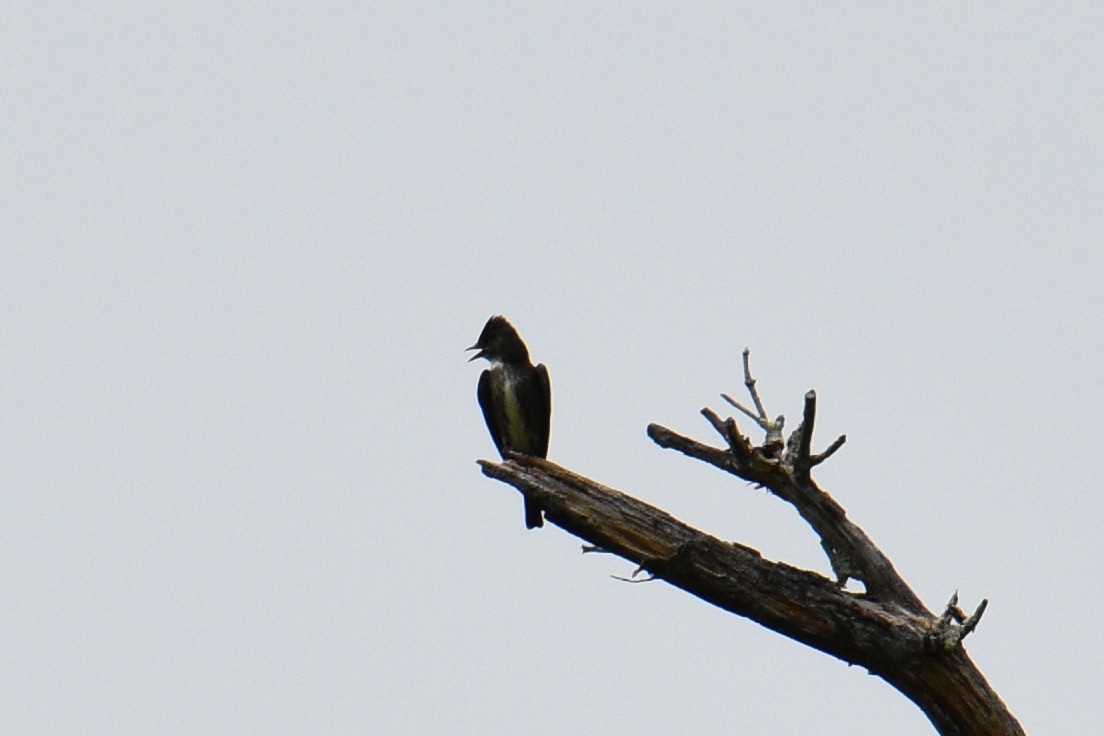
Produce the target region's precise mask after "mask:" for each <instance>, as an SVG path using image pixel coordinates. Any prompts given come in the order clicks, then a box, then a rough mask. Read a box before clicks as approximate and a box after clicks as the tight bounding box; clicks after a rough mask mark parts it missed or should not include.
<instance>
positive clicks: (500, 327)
mask: <svg viewBox="0 0 1104 736" xmlns="http://www.w3.org/2000/svg"><path fill="white" fill-rule="evenodd" d="M468 350H478V351H479V352H478V353H476V354H475V355H473V356H472V357H471V358H470V359H469V361H468V362H471V361H472V360H475V359H476V358H486V359H487V360H489V361H490V363H491V367H490V368H488V369H487V370H485V371H483V375H481V376H480V377H479V392H478V396H479V407H480V408H481V409H482V410H483V418H484V419H486V420H487V429H489V430H490V431H491V439H492V440H494V443H495V447H497V448H498V452H499V454H500V455H502V456H503V457H505V452H504V451H505V450H513V451H514V452H520V453H522V454H523V455H533V456H535V457H547V456H548V431H549V426H550V425H551V423H552V385H551V384H550V383H549V382H548V369H547V368H545V367H544V365H543V364H542V365H536V366H535V365H533V364H532V363H530V362H529V349H528V348H527V347H525V343H524V342H522V340H521V336H520V335H518V333H517V330H515V329H514V326H513V325H512V324H510V323H509V322H508V321H507V320H506V318H505V317H502V316H500V315H495V316H494V317H491V318H490V319H489V320H487V324H486V325H484V327H483V332H482V333H480V335H479V339H478V340H477V341H476V342H475V344H474V345H472V346H471V347H470V348H468ZM525 526H526V527H527V528H529V529H534V528H536V527H539V526H544V519H543V518H542V517H541V510H540V507H539V506H537V504H536V502H535V501H534V500H533V499H531V498H529V497H528V496H526V497H525Z"/></svg>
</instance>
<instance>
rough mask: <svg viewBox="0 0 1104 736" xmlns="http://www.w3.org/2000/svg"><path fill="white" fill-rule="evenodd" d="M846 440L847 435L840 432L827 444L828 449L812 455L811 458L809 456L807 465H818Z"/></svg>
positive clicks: (834, 452)
mask: <svg viewBox="0 0 1104 736" xmlns="http://www.w3.org/2000/svg"><path fill="white" fill-rule="evenodd" d="M846 441H847V435H845V434H841V435H840V436H839V437H837V438H836V439H835V441H834V442H833V443H832V444H830V445H828V449H826V450H825V451H824V452H820V453H817V454H816V455H813V456H812V457H811V458H809V466H810V467H815V466H817V465H820V464H821V463H822V462H824V461H825V460H827V459H828V458H830V457H832V455H834V454H836V450H838V449H840V448H841V447H843V443H844V442H846Z"/></svg>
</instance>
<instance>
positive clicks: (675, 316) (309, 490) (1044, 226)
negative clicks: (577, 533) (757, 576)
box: [0, 3, 1104, 736]
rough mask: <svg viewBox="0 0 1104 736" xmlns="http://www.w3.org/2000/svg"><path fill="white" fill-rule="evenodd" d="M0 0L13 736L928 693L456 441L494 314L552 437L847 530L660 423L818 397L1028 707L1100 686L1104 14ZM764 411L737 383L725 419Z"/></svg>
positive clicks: (889, 537) (926, 579) (877, 527)
mask: <svg viewBox="0 0 1104 736" xmlns="http://www.w3.org/2000/svg"><path fill="white" fill-rule="evenodd" d="M1075 6H1076V4H1068V5H1066V6H1063V7H1057V6H1053V5H1051V6H1046V7H1042V6H1039V7H1038V8H1036V9H1025V8H1023V7H1011V6H1009V5H1007V4H1004V3H1000V4H992V5H991V6H989V7H975V8H974V9H965V10H964V9H963V8H962V7H961V5H960V4H957V3H950V4H946V5H943V6H936V5H931V4H925V5H924V8H923V9H922V10H921V9H914V10H901V9H887V8H886V7H884V6H882V5H878V4H871V5H867V6H862V5H847V6H838V5H835V6H832V7H827V6H825V7H821V6H819V5H801V6H797V5H789V6H783V7H781V8H779V7H776V6H774V5H772V4H768V5H756V6H753V7H749V8H744V9H733V7H732V5H731V4H729V3H718V4H715V5H711V6H709V5H701V6H697V7H696V8H695V9H685V8H679V7H675V6H673V5H664V6H657V5H652V4H642V3H608V4H590V3H587V4H577V5H569V6H564V5H561V4H549V5H524V6H514V5H469V6H467V7H466V8H464V9H460V8H457V7H455V6H454V5H452V4H440V5H436V6H427V7H422V8H413V7H411V6H408V5H406V4H393V5H391V6H389V7H388V6H379V5H372V4H365V3H348V4H343V5H335V4H320V3H309V4H281V5H280V6H279V7H278V8H275V7H273V6H271V5H270V4H264V3H253V4H245V5H242V4H240V3H239V4H232V5H227V4H225V3H189V4H186V5H183V6H174V5H170V4H154V5H152V6H147V5H133V4H111V3H101V4H93V5H85V6H83V7H80V8H72V7H67V8H65V9H59V8H51V7H46V6H45V5H42V4H23V3H21V4H18V5H16V6H9V7H7V8H6V9H5V10H3V11H2V12H0V29H2V30H0V35H2V36H3V38H2V43H0V60H2V63H0V75H2V80H3V89H4V92H5V95H4V99H5V104H4V110H3V113H2V114H0V152H2V157H3V158H2V161H3V166H4V170H5V172H6V176H5V177H4V178H3V183H2V184H0V186H2V187H3V196H2V197H0V208H2V209H3V214H2V218H0V219H2V222H3V225H2V233H3V240H4V258H3V264H2V268H0V309H2V314H3V319H2V322H0V409H2V410H0V489H2V493H0V585H2V587H3V594H2V595H0V622H2V628H3V632H4V635H3V636H2V637H0V681H2V682H4V687H3V688H2V689H0V731H3V732H4V733H13V734H15V733H18V734H58V733H93V734H100V733H103V734H130V733H133V734H153V733H156V734H196V733H203V734H307V733H310V734H367V733H389V734H487V733H526V734H563V733H579V734H586V733H601V732H607V733H632V734H634V735H635V736H647V735H648V734H666V733H672V732H680V733H691V732H694V733H757V734H793V733H845V732H846V733H850V734H857V735H859V736H862V735H865V734H878V735H879V736H881V735H882V734H885V733H891V732H892V733H900V734H927V733H931V729H930V726H929V725H928V723H927V720H926V719H925V718H924V717H923V716H922V714H921V713H920V712H919V711H918V710H917V709H916V708H915V707H914V706H913V705H912V704H911V703H909V702H907V701H906V700H905V699H904V698H903V697H902V696H901V695H899V694H898V693H896V692H895V691H894V690H892V689H891V688H890V687H889V686H888V685H886V684H884V683H883V682H881V681H880V680H878V679H876V678H873V677H871V676H869V675H868V674H867V673H866V672H865V671H863V670H862V669H861V668H858V667H854V668H848V667H847V666H845V665H844V664H842V663H840V662H838V661H836V660H833V659H831V658H829V657H827V656H825V655H822V654H819V653H817V652H814V651H812V650H809V649H806V648H803V647H801V646H799V645H798V644H796V643H793V642H791V641H789V640H786V639H784V638H782V637H780V636H778V635H776V634H773V633H770V632H768V631H766V630H764V629H761V628H759V627H758V626H756V625H755V624H752V623H750V622H748V621H746V620H744V619H740V618H737V617H734V616H731V615H729V614H726V613H724V612H722V611H719V610H717V609H713V608H711V607H709V606H707V605H706V604H704V603H701V602H699V601H697V600H696V599H693V598H691V597H689V596H688V595H686V594H684V593H682V592H680V591H677V590H674V589H672V588H670V587H667V586H665V585H664V584H662V583H652V584H647V585H626V584H624V583H620V582H618V581H616V580H613V579H611V578H610V575H611V574H616V575H625V574H627V573H629V572H631V570H632V566H631V565H629V564H628V563H625V562H623V561H620V560H618V559H614V558H610V557H604V556H596V555H588V556H585V557H584V556H581V555H580V553H579V540H577V539H575V538H572V537H569V536H567V535H566V534H564V533H563V532H561V531H560V530H558V529H557V528H555V527H552V526H546V527H545V528H544V529H543V530H541V531H540V532H530V533H527V532H526V531H525V529H524V527H523V524H522V507H521V501H520V499H519V497H518V496H517V494H516V493H515V492H514V491H513V490H512V489H510V488H509V487H507V486H503V485H500V484H498V483H495V482H492V481H490V480H487V479H485V478H484V477H483V476H482V475H481V474H480V473H479V470H478V468H477V466H476V465H475V462H474V461H475V460H476V459H477V458H479V457H492V456H493V455H494V449H493V446H492V444H491V442H490V439H489V438H488V436H487V433H486V431H485V429H484V427H483V422H482V418H481V416H480V414H479V410H478V408H477V406H476V403H475V384H476V380H477V376H478V372H479V368H477V367H476V366H475V365H474V364H472V365H467V364H465V362H464V361H465V359H466V357H467V355H466V354H465V353H464V352H463V348H464V347H466V346H468V345H470V344H471V343H472V342H474V340H475V338H476V336H477V335H478V333H479V330H480V328H481V327H482V325H483V322H484V321H485V320H486V318H487V317H488V316H489V315H490V314H492V313H495V312H501V313H504V314H506V315H508V316H509V317H510V318H511V319H512V320H513V321H514V323H515V324H516V325H517V326H518V327H519V329H520V330H521V333H522V335H523V336H524V337H525V338H526V340H527V341H528V342H529V345H530V347H531V350H532V353H533V356H534V358H536V359H537V360H540V361H544V362H546V363H547V364H548V366H549V368H550V371H551V376H552V384H553V395H554V406H555V410H554V411H555V413H554V423H553V432H552V447H551V453H550V457H551V458H552V459H554V460H556V461H558V462H561V463H563V464H565V465H567V466H568V467H571V468H573V469H575V470H577V471H579V472H582V473H585V474H588V475H590V476H592V477H594V478H596V479H599V480H601V481H603V482H605V483H608V484H610V485H613V486H615V487H618V488H621V489H623V490H626V491H628V492H630V493H633V494H634V495H637V496H639V497H641V498H643V499H646V500H648V501H650V502H653V503H656V504H658V505H660V506H662V507H663V508H665V509H667V510H669V511H670V512H672V513H674V514H675V515H676V516H679V517H680V518H683V519H684V520H686V521H688V522H690V523H693V524H695V525H698V526H700V527H701V528H703V529H705V530H707V531H709V532H711V533H713V534H716V535H718V536H720V537H723V538H727V539H734V540H739V541H741V542H743V543H746V544H750V545H752V546H755V547H757V548H758V549H760V550H761V551H762V552H763V553H764V554H765V555H766V556H768V557H771V558H773V559H783V560H786V561H788V562H790V563H793V564H797V565H801V566H805V567H808V568H811V569H814V570H818V571H821V572H827V564H826V562H825V560H824V559H823V556H822V554H820V551H819V548H818V545H817V541H816V539H815V537H814V536H813V535H812V533H811V532H810V531H809V530H807V529H806V528H805V527H804V526H803V525H802V524H801V523H800V521H799V520H797V518H796V515H795V514H794V513H793V511H792V509H790V508H788V507H786V506H784V505H783V504H782V503H781V502H778V501H776V500H774V499H771V498H770V497H768V496H767V495H766V494H765V493H764V492H762V491H758V490H753V489H751V488H748V487H747V486H745V485H744V484H742V483H740V482H737V481H735V479H732V478H729V477H725V476H722V475H721V474H720V473H718V472H716V471H712V470H710V469H708V468H706V467H704V466H701V465H698V464H695V463H694V462H692V461H690V460H688V459H685V458H683V457H681V456H679V455H677V454H674V453H671V452H668V451H663V450H660V449H658V448H657V447H655V446H654V445H653V444H652V443H651V442H650V441H649V440H648V439H647V438H646V436H645V434H644V429H645V427H646V425H647V423H648V422H650V421H658V422H662V423H665V424H667V425H669V426H671V427H673V428H675V429H678V430H682V431H685V432H689V433H692V434H694V435H695V436H698V437H701V438H708V439H715V438H714V437H712V436H711V435H712V431H711V430H710V429H709V428H708V426H707V425H706V424H705V422H704V421H703V420H702V419H701V418H700V417H699V416H698V413H697V412H698V410H699V409H700V408H701V407H702V406H705V405H710V406H713V407H716V408H718V409H721V408H722V405H721V402H720V400H719V398H718V394H719V393H721V392H724V391H729V392H734V391H737V390H739V389H740V388H741V386H740V375H739V355H740V351H741V350H742V348H743V347H744V346H745V345H747V346H750V347H751V348H752V351H753V352H752V358H753V361H754V363H753V366H754V368H755V370H756V372H757V376H758V378H759V381H760V384H759V385H760V387H761V389H762V390H763V394H764V398H765V400H766V401H767V405H768V409H769V410H770V411H771V412H772V413H775V414H777V413H784V414H786V415H787V417H789V418H790V420H791V424H795V423H796V420H797V417H798V416H799V414H800V407H801V396H802V394H803V393H804V391H806V390H807V389H809V388H816V389H817V391H818V393H819V396H820V413H819V417H818V418H819V422H818V431H819V434H818V436H817V438H816V442H815V444H816V446H817V447H819V448H823V447H824V446H825V445H826V444H827V443H828V442H829V441H830V440H831V439H832V438H834V437H835V436H836V435H837V434H840V433H844V432H846V433H847V435H848V438H849V441H848V443H847V445H846V446H845V447H844V449H843V450H842V451H841V452H840V453H839V454H838V455H836V456H835V457H834V458H833V459H832V460H831V461H830V462H829V463H828V464H827V465H825V466H822V468H821V469H820V473H819V476H818V477H819V479H820V481H821V483H822V484H823V485H824V486H825V487H826V488H827V489H828V490H829V491H831V492H832V493H833V494H834V495H835V496H836V498H837V499H838V500H839V501H840V502H841V503H843V504H844V505H845V506H846V507H847V509H848V511H849V514H850V516H851V517H852V518H853V519H854V520H856V521H857V522H858V523H859V524H861V525H862V526H863V527H864V528H865V529H866V530H867V532H868V533H869V534H871V535H872V536H873V537H874V539H875V540H876V541H878V542H879V543H880V544H881V545H882V546H883V548H884V550H885V551H886V552H887V553H888V554H889V555H890V556H891V557H892V559H893V560H894V562H895V563H896V565H897V567H898V569H899V570H900V571H901V572H902V573H903V574H904V575H905V577H906V578H907V579H908V580H909V581H910V582H911V583H912V585H913V586H914V587H915V589H916V590H917V592H918V593H919V594H920V595H921V596H922V597H923V598H924V600H925V601H926V602H927V603H928V605H929V606H931V607H932V608H939V607H941V606H942V605H943V603H944V602H945V601H946V599H947V598H948V597H949V596H950V595H951V593H952V592H953V591H954V590H955V589H958V590H959V591H960V592H961V596H962V602H963V605H964V606H965V607H967V608H972V607H973V606H975V605H976V604H977V602H978V601H979V600H980V599H981V598H982V597H988V598H989V599H990V607H989V610H988V612H987V614H986V616H985V619H984V620H983V622H982V625H981V626H980V628H979V629H978V631H977V632H976V633H975V634H974V635H973V636H972V637H971V638H970V639H968V640H967V644H968V649H969V651H970V654H971V656H973V657H974V659H975V661H976V662H977V663H978V665H979V666H980V667H981V668H982V670H983V671H984V672H985V673H986V674H987V676H988V677H989V679H990V681H991V683H992V684H993V685H994V687H995V688H996V689H997V690H998V692H1000V693H1001V695H1002V696H1003V697H1004V699H1005V700H1006V701H1007V702H1008V704H1009V705H1010V707H1011V708H1012V710H1013V711H1014V712H1015V713H1016V714H1017V716H1018V717H1019V718H1020V719H1021V721H1022V722H1023V724H1024V726H1025V728H1027V729H1028V731H1030V732H1034V733H1040V734H1041V733H1086V732H1089V731H1091V730H1093V728H1095V727H1097V726H1098V725H1099V723H1100V720H1101V715H1100V713H1099V712H1098V711H1099V686H1100V682H1101V680H1102V679H1104V673H1102V672H1101V666H1100V659H1101V648H1102V644H1104V634H1102V633H1101V629H1100V626H1099V625H1098V621H1099V610H1100V605H1101V603H1102V601H1101V600H1100V596H1099V592H1098V591H1099V588H1100V587H1101V579H1102V577H1104V563H1102V562H1101V557H1102V555H1101V552H1102V550H1101V545H1100V543H1099V541H1098V539H1099V523H1100V520H1101V517H1102V511H1104V509H1102V505H1101V501H1100V497H1101V492H1100V481H1099V471H1098V468H1097V465H1098V464H1099V458H1100V455H1101V440H1100V433H1099V430H1098V429H1097V424H1098V423H1099V422H1098V417H1099V416H1100V415H1101V414H1102V413H1104V388H1102V385H1104V384H1102V382H1101V380H1100V377H1099V366H1100V364H1101V361H1102V349H1101V328H1100V319H1099V302H1100V293H1101V289H1102V286H1104V278H1102V266H1104V255H1102V253H1101V246H1102V243H1104V240H1102V234H1104V209H1102V208H1101V206H1100V203H1101V201H1104V191H1102V190H1104V173H1102V172H1104V95H1102V90H1104V54H1102V52H1101V39H1102V38H1104V11H1102V10H1101V8H1100V6H1099V5H1096V4H1088V3H1085V4H1082V5H1081V6H1080V7H1075ZM744 424H745V427H746V425H747V423H746V422H745V423H744Z"/></svg>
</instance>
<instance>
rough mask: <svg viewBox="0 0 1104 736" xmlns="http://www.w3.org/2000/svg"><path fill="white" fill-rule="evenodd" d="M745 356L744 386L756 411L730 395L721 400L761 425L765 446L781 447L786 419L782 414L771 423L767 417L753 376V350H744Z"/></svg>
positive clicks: (722, 395) (724, 395) (723, 396)
mask: <svg viewBox="0 0 1104 736" xmlns="http://www.w3.org/2000/svg"><path fill="white" fill-rule="evenodd" d="M743 355H744V386H746V387H747V391H748V394H750V395H751V400H752V402H753V403H754V404H755V409H756V410H755V411H752V410H751V409H749V408H747V407H746V406H744V405H743V404H741V403H740V402H739V401H737V400H736V399H734V398H732V397H731V396H729V395H728V394H721V398H722V399H724V400H725V401H727V402H728V403H730V404H732V405H733V406H734V407H736V408H737V409H739V410H740V411H742V412H743V413H744V414H746V415H748V416H749V417H750V418H751V419H753V420H754V421H755V423H756V424H758V425H759V427H760V428H761V429H762V430H763V431H764V432H766V434H767V437H766V439H765V440H764V442H763V445H764V446H768V445H774V444H778V445H779V446H780V445H781V443H782V428H783V427H784V426H785V424H786V417H784V416H782V415H781V414H780V415H779V416H778V418H777V419H775V420H774V421H771V419H770V417H769V416H767V410H766V408H765V407H764V406H763V400H762V399H761V398H759V390H758V389H757V388H755V378H753V377H752V375H751V360H750V356H751V349H750V348H744V353H743Z"/></svg>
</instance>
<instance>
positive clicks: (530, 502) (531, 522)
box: [525, 496, 544, 529]
mask: <svg viewBox="0 0 1104 736" xmlns="http://www.w3.org/2000/svg"><path fill="white" fill-rule="evenodd" d="M542 526H544V516H543V515H542V514H541V509H540V506H538V505H537V502H536V500H534V499H532V498H529V497H528V496H526V497H525V528H526V529H537V528H539V527H542Z"/></svg>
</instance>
